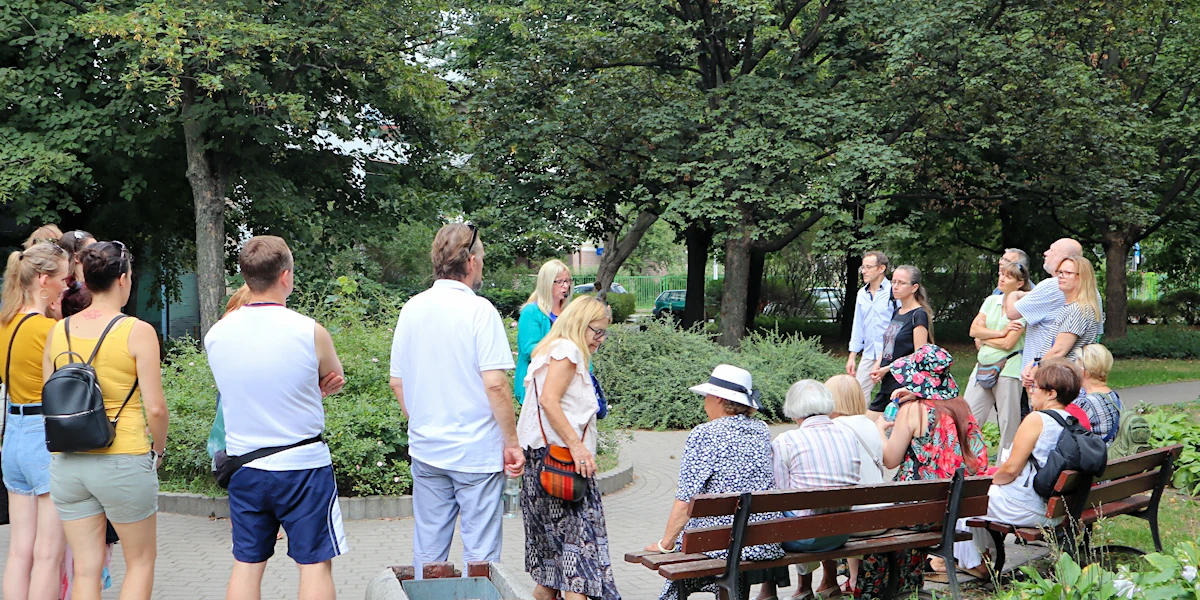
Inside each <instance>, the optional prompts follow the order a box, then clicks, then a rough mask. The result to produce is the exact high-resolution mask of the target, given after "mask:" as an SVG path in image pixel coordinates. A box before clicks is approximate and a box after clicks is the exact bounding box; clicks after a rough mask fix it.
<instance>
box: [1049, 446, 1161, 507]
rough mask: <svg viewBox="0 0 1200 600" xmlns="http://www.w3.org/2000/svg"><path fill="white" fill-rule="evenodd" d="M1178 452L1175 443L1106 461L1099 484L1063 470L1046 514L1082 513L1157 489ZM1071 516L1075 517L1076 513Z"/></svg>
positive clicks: (1088, 478)
mask: <svg viewBox="0 0 1200 600" xmlns="http://www.w3.org/2000/svg"><path fill="white" fill-rule="evenodd" d="M1182 451H1183V446H1182V445H1179V444H1176V445H1174V446H1167V447H1165V448H1155V449H1153V450H1147V451H1145V452H1139V453H1138V454H1133V455H1131V456H1126V457H1125V458H1118V459H1115V460H1112V461H1109V463H1108V466H1107V467H1105V469H1104V475H1101V480H1102V481H1101V483H1098V484H1095V485H1092V478H1091V477H1090V476H1087V475H1083V474H1081V473H1079V472H1077V471H1063V472H1062V474H1061V475H1059V476H1058V482H1057V483H1055V485H1054V495H1053V496H1051V497H1050V500H1049V501H1048V502H1047V503H1046V516H1048V517H1051V518H1058V517H1064V516H1066V515H1067V514H1068V513H1073V512H1076V511H1078V512H1079V513H1082V512H1083V511H1084V510H1086V509H1088V508H1091V507H1096V506H1102V505H1103V504H1104V503H1106V502H1113V501H1116V500H1122V499H1125V498H1128V497H1130V496H1133V495H1136V494H1141V493H1144V492H1151V491H1155V490H1156V489H1159V490H1161V483H1160V482H1161V481H1162V480H1163V478H1164V477H1169V472H1170V470H1171V468H1172V466H1173V464H1174V462H1175V459H1176V458H1177V457H1178V456H1179V453H1180V452H1182ZM1164 469H1165V471H1164ZM1081 493H1086V494H1087V496H1086V500H1084V501H1083V502H1080V500H1081V499H1082V497H1081V496H1080V494H1081ZM1073 516H1074V517H1076V518H1078V517H1079V515H1078V514H1074V515H1073Z"/></svg>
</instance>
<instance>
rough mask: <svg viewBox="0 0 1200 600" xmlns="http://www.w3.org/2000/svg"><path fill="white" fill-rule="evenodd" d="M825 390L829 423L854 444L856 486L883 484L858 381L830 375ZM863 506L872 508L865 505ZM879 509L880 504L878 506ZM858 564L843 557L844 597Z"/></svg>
mask: <svg viewBox="0 0 1200 600" xmlns="http://www.w3.org/2000/svg"><path fill="white" fill-rule="evenodd" d="M825 387H827V388H829V392H830V393H831V394H833V414H832V415H830V416H831V417H833V422H834V423H837V424H838V425H841V426H842V427H845V428H846V429H848V430H849V431H851V432H853V433H854V436H855V440H856V441H857V442H858V460H859V464H858V483H859V485H872V484H876V483H883V475H884V468H883V441H884V440H883V437H882V436H880V435H879V429H878V428H876V427H875V421H873V420H871V419H869V418H867V416H866V414H865V413H866V412H867V399H866V397H865V396H863V391H862V386H860V385H859V384H858V380H856V379H855V378H853V377H851V376H849V375H845V374H842V375H834V376H833V377H830V378H829V379H828V380H827V381H826V382H825ZM866 506H867V507H870V506H874V505H866ZM879 506H882V505H879ZM884 531H887V530H886V529H880V530H878V531H864V532H862V533H855V534H851V535H850V537H868V536H872V535H879V534H881V533H883V532H884ZM861 562H862V560H861V559H859V558H847V559H846V569H847V572H848V573H849V579H847V581H846V583H845V585H843V586H842V593H843V594H847V595H853V594H855V593H856V592H855V590H856V589H857V588H858V567H859V564H860V563H861ZM821 569H823V570H824V571H827V572H834V571H835V570H836V569H837V563H836V562H834V561H832V560H828V561H825V562H822V563H821Z"/></svg>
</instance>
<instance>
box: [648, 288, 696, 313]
mask: <svg viewBox="0 0 1200 600" xmlns="http://www.w3.org/2000/svg"><path fill="white" fill-rule="evenodd" d="M685 304H687V290H667V291H665V292H663V293H661V294H659V295H658V297H657V298H655V299H654V310H652V311H650V312H651V313H652V314H653V315H654V316H655V317H663V316H668V317H669V316H676V315H679V314H682V313H683V307H684V305H685Z"/></svg>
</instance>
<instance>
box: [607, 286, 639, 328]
mask: <svg viewBox="0 0 1200 600" xmlns="http://www.w3.org/2000/svg"><path fill="white" fill-rule="evenodd" d="M607 298H608V305H609V306H611V307H612V315H613V318H612V322H613V323H624V322H625V321H628V320H629V317H630V316H631V315H633V313H634V312H635V311H636V310H637V296H635V295H633V294H613V293H611V292H610V293H609V294H608V296H607Z"/></svg>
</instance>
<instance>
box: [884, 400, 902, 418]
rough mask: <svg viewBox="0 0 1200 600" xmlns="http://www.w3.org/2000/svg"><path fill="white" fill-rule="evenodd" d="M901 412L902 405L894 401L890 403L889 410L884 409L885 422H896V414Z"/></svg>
mask: <svg viewBox="0 0 1200 600" xmlns="http://www.w3.org/2000/svg"><path fill="white" fill-rule="evenodd" d="M899 412H900V403H899V402H897V401H895V400H892V401H891V402H888V405H887V408H885V409H883V420H884V421H887V422H888V423H895V422H896V413H899Z"/></svg>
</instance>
